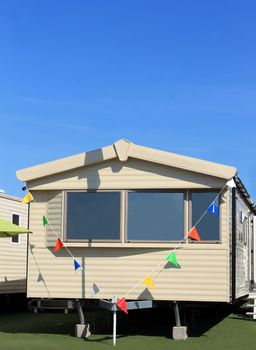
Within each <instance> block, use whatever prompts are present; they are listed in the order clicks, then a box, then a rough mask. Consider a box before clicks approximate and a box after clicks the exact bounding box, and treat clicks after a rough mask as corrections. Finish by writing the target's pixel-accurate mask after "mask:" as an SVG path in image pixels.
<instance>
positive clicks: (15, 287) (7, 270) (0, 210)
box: [0, 192, 28, 294]
mask: <svg viewBox="0 0 256 350" xmlns="http://www.w3.org/2000/svg"><path fill="white" fill-rule="evenodd" d="M0 218H1V219H5V220H7V221H9V222H11V223H13V224H16V225H19V226H22V227H27V223H28V206H27V204H21V199H20V198H18V197H14V196H10V195H7V194H5V193H2V192H0ZM0 250H1V254H0V294H11V293H25V292H26V267H27V235H26V234H19V235H16V236H13V237H0Z"/></svg>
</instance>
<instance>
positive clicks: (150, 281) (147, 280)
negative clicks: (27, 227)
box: [22, 180, 234, 313]
mask: <svg viewBox="0 0 256 350" xmlns="http://www.w3.org/2000/svg"><path fill="white" fill-rule="evenodd" d="M229 183H231V180H230V181H228V182H227V183H226V184H225V185H224V186H223V187H222V189H221V190H220V192H219V193H218V194H217V195H216V197H215V198H214V200H213V201H212V202H211V204H210V206H208V208H207V209H206V210H205V211H204V212H203V214H202V215H201V216H200V217H199V218H198V220H197V221H196V223H195V224H194V225H193V227H192V228H191V229H190V230H189V231H188V232H187V233H186V234H185V236H184V238H183V239H182V240H181V241H180V242H179V243H177V244H176V245H175V246H174V247H173V248H172V249H171V251H170V253H169V255H168V256H167V257H166V258H165V260H164V261H162V260H161V261H160V262H159V264H157V265H156V266H155V267H154V268H153V269H152V270H151V271H150V272H149V273H148V274H147V275H146V276H145V275H144V276H143V278H142V279H140V280H139V281H138V283H136V284H135V285H134V286H133V287H132V288H131V289H130V290H128V291H127V292H126V293H125V294H124V295H123V296H121V297H120V298H119V299H118V300H117V301H116V305H117V306H118V307H119V308H120V309H121V310H122V311H124V312H125V313H128V311H127V308H126V297H127V296H128V295H129V294H131V293H132V292H133V291H134V290H136V289H137V288H138V287H139V286H140V285H142V284H144V285H145V286H146V287H148V288H149V289H154V288H155V285H154V280H156V278H157V277H158V276H159V274H160V273H161V272H162V271H163V270H164V268H165V265H166V261H167V262H170V263H172V264H173V265H174V266H175V267H177V268H178V267H180V266H179V263H178V260H177V257H176V254H175V252H176V250H178V249H180V248H181V246H182V245H183V244H184V242H185V240H186V239H187V238H192V239H194V240H201V239H200V236H199V234H198V232H197V230H196V226H197V225H198V224H199V222H200V221H201V220H202V219H203V217H204V216H205V215H206V213H207V212H211V213H213V214H215V215H219V208H218V206H217V205H216V200H217V199H218V198H219V196H220V195H221V194H222V192H223V190H224V189H225V187H226V186H229V187H231V185H229ZM233 183H234V181H233ZM233 183H232V185H233ZM31 201H34V202H35V203H37V202H36V201H35V199H34V198H33V196H32V194H31V193H30V192H29V190H28V192H27V193H26V195H25V197H24V198H23V200H22V203H29V202H31ZM42 224H43V225H44V226H49V228H50V230H52V232H54V234H55V235H56V238H57V242H56V245H55V247H54V251H55V252H57V251H58V250H60V249H62V248H64V249H65V250H66V251H67V253H68V254H69V255H70V256H71V257H72V259H73V263H74V269H75V271H76V270H78V269H81V270H82V271H84V273H85V274H86V276H88V272H87V271H86V270H85V268H84V267H83V266H81V264H80V263H79V262H78V261H77V260H76V257H75V256H74V255H73V254H72V252H71V251H70V249H69V248H68V247H67V246H66V244H65V242H63V241H62V238H61V236H60V235H59V234H58V233H57V232H56V231H55V229H54V227H53V226H52V225H51V223H50V222H49V219H48V218H47V217H46V216H43V218H42ZM155 272H156V274H154V273H155ZM152 275H154V278H153V277H152ZM87 280H88V281H89V282H90V283H92V290H93V292H94V295H96V294H97V293H99V292H100V293H101V294H102V296H103V297H104V293H103V291H102V289H101V288H100V287H99V286H98V285H97V284H96V283H95V281H93V280H90V279H87ZM105 299H106V300H108V301H110V300H111V299H109V298H105Z"/></svg>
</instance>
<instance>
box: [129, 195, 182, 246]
mask: <svg viewBox="0 0 256 350" xmlns="http://www.w3.org/2000/svg"><path fill="white" fill-rule="evenodd" d="M183 238H184V193H183V192H144V191H139V192H128V209H127V240H128V241H181V240H182V239H183Z"/></svg>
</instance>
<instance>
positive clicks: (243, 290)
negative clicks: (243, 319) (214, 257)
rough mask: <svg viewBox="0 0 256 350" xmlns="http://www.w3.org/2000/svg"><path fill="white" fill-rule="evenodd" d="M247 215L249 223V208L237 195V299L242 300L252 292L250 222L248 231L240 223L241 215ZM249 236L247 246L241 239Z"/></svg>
mask: <svg viewBox="0 0 256 350" xmlns="http://www.w3.org/2000/svg"><path fill="white" fill-rule="evenodd" d="M241 211H242V212H243V213H244V214H247V220H248V221H249V216H248V213H249V208H248V207H247V205H246V204H245V202H244V200H243V199H242V198H241V196H240V195H239V194H238V193H237V214H236V215H237V217H236V218H237V232H236V298H240V297H242V296H244V295H247V294H249V290H250V273H249V270H250V267H249V264H250V259H249V254H250V245H249V222H248V225H247V230H244V227H243V224H242V223H241V222H240V213H241ZM244 235H247V239H246V241H247V244H246V245H245V244H244V242H243V241H241V239H240V238H239V237H241V236H242V237H243V236H244Z"/></svg>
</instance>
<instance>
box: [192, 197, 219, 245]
mask: <svg viewBox="0 0 256 350" xmlns="http://www.w3.org/2000/svg"><path fill="white" fill-rule="evenodd" d="M217 194H218V193H217V192H192V194H191V199H192V226H193V225H194V224H195V223H196V222H197V221H198V219H199V218H200V217H201V215H202V214H203V213H204V212H205V211H206V210H207V209H208V207H209V206H210V204H211V203H212V202H213V201H214V200H215V198H216V196H217ZM215 204H216V205H217V206H218V207H219V199H217V200H216V201H215ZM196 228H197V231H198V233H199V235H200V238H201V240H202V241H204V240H213V241H217V240H219V216H218V215H215V214H213V213H210V212H207V213H206V214H205V215H204V216H203V218H202V220H200V222H199V223H198V224H197V225H196Z"/></svg>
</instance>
